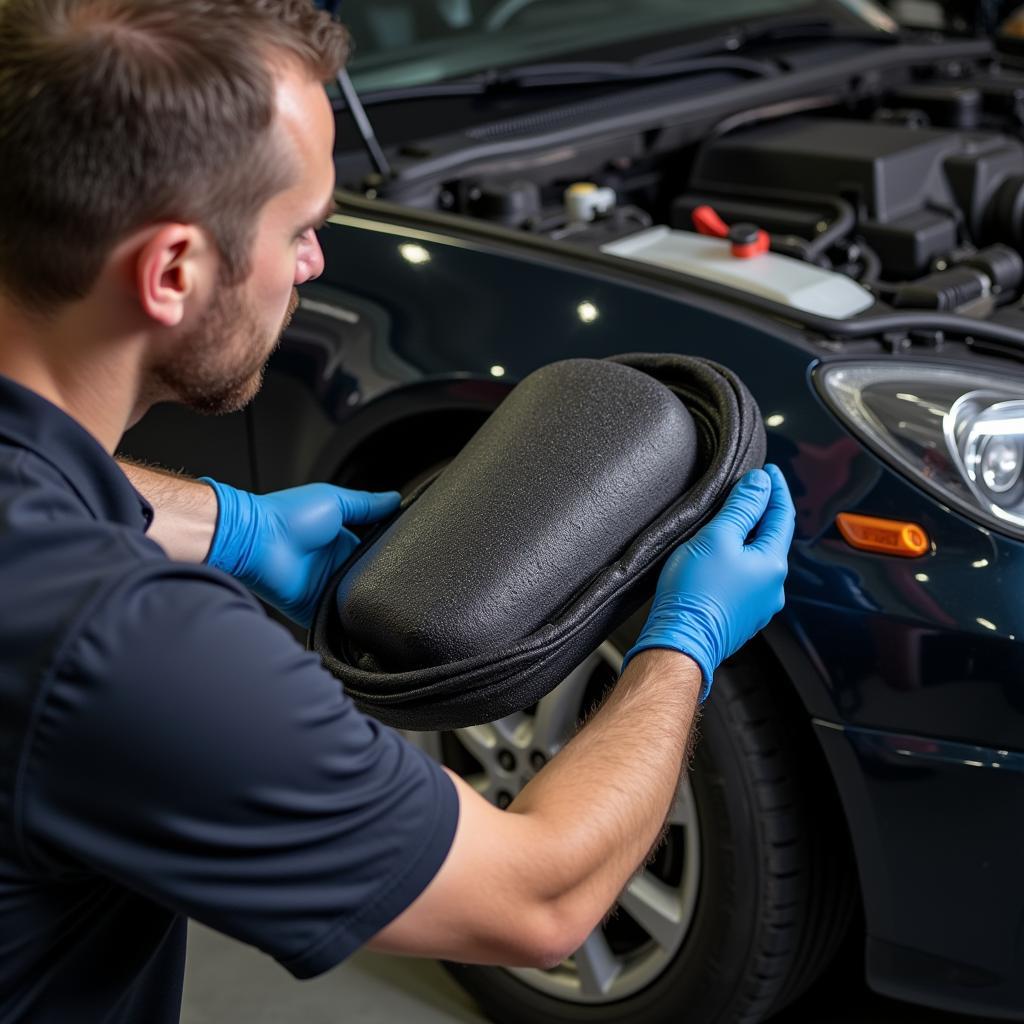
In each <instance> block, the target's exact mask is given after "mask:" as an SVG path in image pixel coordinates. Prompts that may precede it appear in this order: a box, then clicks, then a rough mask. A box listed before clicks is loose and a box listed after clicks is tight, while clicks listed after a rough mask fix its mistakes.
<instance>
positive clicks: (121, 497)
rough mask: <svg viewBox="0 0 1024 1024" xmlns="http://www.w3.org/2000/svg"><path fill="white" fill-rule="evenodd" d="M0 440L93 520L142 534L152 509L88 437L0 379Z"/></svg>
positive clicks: (30, 395) (67, 419) (33, 397)
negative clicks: (62, 485) (46, 472)
mask: <svg viewBox="0 0 1024 1024" xmlns="http://www.w3.org/2000/svg"><path fill="white" fill-rule="evenodd" d="M0 440H3V441H7V442H8V443H9V444H13V445H16V446H18V447H20V448H25V449H27V450H28V451H31V452H33V453H34V454H36V455H38V456H39V458H41V459H43V460H44V461H46V462H48V463H49V464H50V465H51V466H53V468H54V469H56V470H57V472H58V473H60V474H61V476H63V477H64V479H65V480H66V481H67V483H68V485H69V486H70V488H71V489H72V490H73V491H74V492H75V494H77V495H78V497H79V498H80V499H81V500H82V502H83V504H84V505H85V506H86V508H87V509H88V510H89V512H91V513H92V515H93V516H94V517H95V518H96V519H104V520H109V521H111V522H115V523H122V524H123V525H125V526H132V527H136V528H138V529H141V530H143V531H144V530H146V529H148V528H149V525H150V523H151V522H152V521H153V507H152V506H151V505H150V504H149V502H148V501H146V499H145V498H143V497H142V495H141V494H139V492H138V491H136V490H135V488H134V487H132V485H131V484H130V483H129V481H128V478H127V477H126V476H125V475H124V473H123V472H122V471H121V469H120V467H119V466H118V464H117V463H116V462H115V461H114V460H113V459H112V458H111V457H110V456H109V455H108V454H107V452H106V451H105V450H104V448H103V446H102V445H101V444H100V443H99V442H98V441H97V440H96V438H94V437H93V436H92V434H90V433H89V432H88V431H87V430H86V429H85V428H84V427H82V426H81V425H80V424H79V423H78V422H76V421H75V420H74V419H72V418H71V417H70V416H69V415H68V414H67V413H66V412H64V411H63V410H61V409H58V408H57V406H55V405H54V404H53V403H52V402H48V401H47V400H46V399H45V398H43V397H42V396H41V395H37V394H36V393H35V392H34V391H30V390H29V389H28V388H24V387H22V386H21V385H20V384H16V383H15V382H14V381H13V380H10V379H9V378H7V377H3V376H0Z"/></svg>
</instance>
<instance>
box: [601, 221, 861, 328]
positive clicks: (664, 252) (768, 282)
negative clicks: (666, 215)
mask: <svg viewBox="0 0 1024 1024" xmlns="http://www.w3.org/2000/svg"><path fill="white" fill-rule="evenodd" d="M601 252H605V253H608V254H609V255H610V256H622V257H625V258H626V259H630V260H637V261H639V262H640V263H651V264H654V265H655V266H658V267H666V268H667V269H669V270H678V271H679V272H680V273H683V274H689V275H690V276H691V277H700V278H704V279H705V280H707V281H716V282H718V283H719V284H723V285H726V286H727V287H729V288H735V289H736V290H737V291H742V292H748V293H750V294H752V295H760V296H761V297H762V298H765V299H770V300H771V301H772V302H778V303H780V304H781V305H784V306H789V307H791V308H792V309H799V310H802V311H803V312H805V313H813V314H815V315H817V316H826V317H829V318H831V319H833V320H846V319H849V318H850V317H853V316H856V315H857V314H858V313H863V312H864V310H866V309H867V308H868V307H869V306H872V305H874V302H875V298H874V296H873V295H872V294H871V292H869V291H868V290H867V289H866V288H863V287H862V286H861V285H859V284H857V282H856V281H853V280H851V279H850V278H848V277H846V276H845V275H843V274H836V273H833V272H832V271H830V270H822V269H821V267H816V266H814V265H813V264H811V263H805V262H803V261H802V260H796V259H793V258H792V257H790V256H780V255H779V254H778V253H774V252H765V253H760V254H758V255H755V256H753V257H750V258H747V257H742V256H736V255H735V254H734V246H733V244H732V243H731V242H730V241H729V240H728V239H725V238H712V237H710V236H708V235H701V234H697V233H696V232H694V231H679V230H677V229H675V228H669V227H664V226H658V227H653V228H648V229H647V230H646V231H641V232H639V233H638V234H635V235H628V236H627V237H626V238H620V239H617V240H616V241H614V242H608V243H607V244H605V245H602V246H601Z"/></svg>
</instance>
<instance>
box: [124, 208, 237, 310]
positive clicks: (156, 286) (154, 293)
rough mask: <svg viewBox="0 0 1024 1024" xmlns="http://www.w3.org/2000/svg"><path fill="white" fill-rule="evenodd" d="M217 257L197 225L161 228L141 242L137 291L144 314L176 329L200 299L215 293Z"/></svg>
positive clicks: (174, 225)
mask: <svg viewBox="0 0 1024 1024" xmlns="http://www.w3.org/2000/svg"><path fill="white" fill-rule="evenodd" d="M216 270H217V256H216V253H215V251H214V248H213V246H211V245H210V243H209V240H208V239H207V237H206V233H205V232H204V231H203V230H202V229H201V228H199V227H197V226H196V225H195V224H161V225H160V226H159V227H157V228H155V229H152V230H151V232H150V233H149V234H148V235H146V236H144V237H143V238H142V239H141V240H140V245H139V248H138V249H137V250H136V258H135V275H134V276H135V282H134V283H135V287H136V289H137V294H138V298H139V304H140V306H141V308H142V311H143V312H144V313H145V314H146V316H148V317H149V318H150V319H151V320H154V321H156V322H157V323H158V324H160V325H161V326H163V327H176V326H177V325H178V324H180V323H181V322H182V320H183V319H184V318H185V312H186V309H187V307H188V306H189V305H190V304H194V303H195V302H196V300H197V298H198V299H199V300H200V301H202V302H204V301H205V300H206V297H207V296H208V295H209V293H210V291H211V290H212V280H213V275H215V274H216Z"/></svg>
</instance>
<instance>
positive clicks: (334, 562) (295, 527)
mask: <svg viewBox="0 0 1024 1024" xmlns="http://www.w3.org/2000/svg"><path fill="white" fill-rule="evenodd" d="M202 479H203V482H204V483H207V484H209V485H210V486H211V487H212V488H213V489H214V491H215V492H216V494H217V506H218V514H217V528H216V530H215V531H214V534H213V543H212V544H211V545H210V552H209V554H208V555H207V556H206V562H207V564H208V565H212V566H214V567H215V568H217V569H222V570H223V571H224V572H226V573H228V574H229V575H231V576H234V577H235V578H236V579H237V580H239V581H240V582H241V583H244V584H245V585H246V586H247V587H248V588H249V589H250V590H251V591H253V593H255V594H257V595H258V596H259V597H261V598H263V600H264V601H266V602H267V603H268V604H272V605H273V606H274V607H275V608H277V609H278V610H279V611H281V612H283V613H284V614H285V615H287V616H288V617H289V618H290V619H292V620H294V621H295V622H297V623H298V624H299V625H300V626H306V627H308V626H309V624H310V622H311V621H312V619H313V612H314V611H315V610H316V605H317V602H318V600H319V598H320V594H321V593H322V591H323V589H324V587H325V586H326V585H327V582H328V580H329V579H330V578H331V576H332V574H333V573H334V572H335V571H336V570H337V569H338V567H339V566H340V565H341V564H342V562H344V561H345V559H346V558H348V556H349V555H350V554H351V553H352V551H353V550H354V549H355V547H356V545H357V544H358V543H359V538H358V537H356V535H355V534H354V533H352V532H351V531H350V530H347V529H346V526H359V525H363V524H366V523H373V522H376V521H377V520H378V519H383V518H384V517H385V516H387V515H390V514H391V513H392V512H394V511H395V509H397V508H398V504H399V502H400V500H401V496H400V495H399V494H398V493H397V492H393V491H390V492H387V493H384V494H371V493H369V492H367V491H349V490H346V489H345V488H343V487H334V486H332V485H331V484H306V485H305V486H304V487H293V488H292V489H291V490H287V491H277V492H275V493H273V494H259V495H257V494H250V493H249V492H248V491H240V490H236V489H235V488H234V487H228V486H227V485H226V484H222V483H218V482H217V481H216V480H211V479H209V477H203V478H202Z"/></svg>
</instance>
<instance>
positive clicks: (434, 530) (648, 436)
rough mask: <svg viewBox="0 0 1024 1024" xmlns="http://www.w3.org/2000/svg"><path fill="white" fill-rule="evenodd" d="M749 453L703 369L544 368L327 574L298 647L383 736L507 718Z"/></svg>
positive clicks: (748, 410)
mask: <svg viewBox="0 0 1024 1024" xmlns="http://www.w3.org/2000/svg"><path fill="white" fill-rule="evenodd" d="M637 371H640V372H639V373H638V372H637ZM764 453H765V437H764V428H763V425H762V422H761V416H760V413H759V411H758V409H757V406H756V404H755V403H754V400H753V398H752V397H751V396H750V393H749V392H748V391H747V389H746V388H745V387H744V386H743V384H742V383H741V382H740V381H739V379H738V378H737V377H736V376H735V375H734V374H732V373H731V371H729V370H727V369H725V368H724V367H721V366H719V365H718V364H716V363H712V362H710V361H708V360H703V359H697V358H694V357H688V356H674V355H630V356H617V357H614V358H613V359H611V360H600V361H598V360H571V361H567V362H565V363H561V364H553V365H551V366H548V367H545V368H544V369H542V370H539V371H537V373H535V374H532V375H531V376H530V377H528V378H527V379H526V380H525V381H523V383H522V384H520V385H519V387H518V388H516V389H515V391H513V393H512V394H511V395H510V396H509V398H508V399H506V401H505V402H504V403H503V404H502V406H500V407H499V409H498V410H497V411H496V412H495V413H494V415H493V416H492V417H491V418H490V419H489V420H488V421H487V423H486V424H485V425H484V427H482V428H481V430H480V431H479V433H478V434H477V435H476V436H475V437H474V438H473V439H472V440H471V441H470V443H469V444H468V445H467V446H466V448H465V449H463V451H462V452H461V453H460V454H459V456H457V457H456V459H455V460H454V461H453V462H452V463H451V464H450V465H449V466H448V467H447V468H446V469H445V470H444V471H443V472H442V473H441V474H440V476H439V477H438V478H437V479H436V480H435V481H434V482H433V483H432V484H431V485H430V487H428V488H427V489H426V490H425V491H421V492H420V493H419V494H418V495H415V496H413V500H411V501H408V502H407V503H405V504H404V505H403V509H402V510H401V512H400V514H399V516H398V517H397V518H396V519H395V520H394V521H393V522H391V523H390V524H385V525H384V526H382V527H381V528H380V529H379V530H378V531H376V533H375V534H374V535H373V536H371V537H370V538H368V540H367V542H366V543H365V544H364V545H363V546H362V547H361V548H360V549H359V550H358V551H356V552H355V554H354V555H353V556H352V558H351V559H349V561H348V562H347V563H346V564H345V565H344V566H342V568H341V569H340V570H339V572H338V574H337V575H336V577H335V579H334V580H333V581H332V583H331V585H330V586H328V588H327V590H326V592H325V596H324V598H323V599H322V600H321V603H320V607H319V609H318V611H317V614H316V617H315V620H314V624H313V629H312V632H311V634H310V645H311V646H312V647H313V649H315V650H316V651H317V652H318V653H319V654H320V656H321V658H322V660H323V662H324V664H325V666H326V667H327V668H328V669H329V670H330V671H331V672H332V673H333V674H334V675H335V676H337V677H338V678H339V679H340V680H341V681H342V683H343V684H344V686H345V689H346V692H347V693H348V694H349V695H350V696H351V697H352V699H353V700H355V702H356V703H357V704H358V705H359V706H360V707H362V708H363V709H364V710H366V711H368V712H369V713H371V714H373V715H375V716H376V717H377V718H379V719H381V720H382V721H384V722H386V723H387V724H389V725H393V726H396V727H398V728H406V729H452V728H461V727H463V726H467V725H473V724H478V723H481V722H486V721H491V720H493V719H496V718H501V717H503V716H505V715H508V714H511V713H512V712H514V711H520V710H522V709H523V708H526V707H529V706H530V705H532V704H534V703H536V701H538V700H539V699H540V698H541V697H542V696H544V695H545V694H546V693H548V692H549V691H550V690H551V689H553V688H554V686H556V685H557V684H558V682H560V681H561V679H562V678H564V677H565V675H566V674H567V673H568V672H569V671H570V670H571V669H572V668H573V667H574V666H575V665H576V664H578V663H579V662H580V661H582V660H583V658H584V657H586V656H587V655H588V654H589V653H590V652H591V651H592V650H593V649H594V648H595V647H596V646H597V645H598V644H599V643H600V642H601V641H602V640H603V639H604V638H605V637H606V636H607V635H608V633H609V632H611V631H612V630H613V629H614V628H615V627H616V626H618V625H619V624H621V622H623V621H624V620H625V619H626V618H628V616H629V615H631V614H632V613H633V612H634V611H635V610H636V609H637V608H639V607H640V605H641V604H643V602H644V601H645V600H646V599H647V598H648V597H650V595H651V593H652V592H653V589H654V583H655V581H656V578H657V571H658V569H659V568H660V565H661V563H662V561H663V560H664V558H665V556H666V555H667V554H668V552H669V551H671V549H672V548H673V547H674V546H675V545H676V544H678V543H679V542H680V541H682V540H684V539H686V538H687V537H689V536H691V535H692V534H693V533H694V532H695V531H696V530H697V529H699V528H700V527H701V526H702V525H703V524H704V523H705V522H707V521H708V520H709V519H710V518H711V516H712V515H713V514H714V512H715V510H716V509H717V507H718V505H719V504H720V503H721V501H722V499H723V498H724V497H725V495H726V493H727V492H728V490H729V489H730V488H731V486H732V485H733V484H734V483H735V482H736V480H738V479H739V477H740V476H742V475H743V473H745V472H746V471H747V470H748V469H750V468H752V467H754V466H759V465H761V464H762V463H763V461H764ZM339 606H340V607H339Z"/></svg>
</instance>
